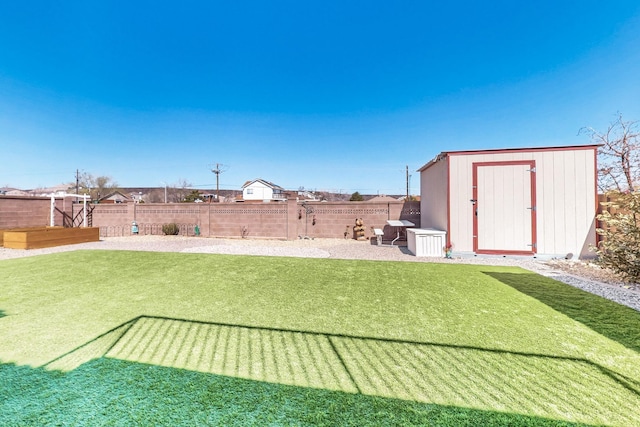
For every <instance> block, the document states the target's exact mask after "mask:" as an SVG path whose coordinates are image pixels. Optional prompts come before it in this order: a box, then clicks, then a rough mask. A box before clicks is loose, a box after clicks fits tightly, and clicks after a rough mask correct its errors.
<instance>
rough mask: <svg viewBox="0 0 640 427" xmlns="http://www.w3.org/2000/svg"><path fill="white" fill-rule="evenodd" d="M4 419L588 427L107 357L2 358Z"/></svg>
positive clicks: (34, 422) (0, 412) (0, 407)
mask: <svg viewBox="0 0 640 427" xmlns="http://www.w3.org/2000/svg"><path fill="white" fill-rule="evenodd" d="M0 379H2V382H0V384H1V385H0V424H2V425H23V426H40V425H81V424H87V423H89V424H92V425H114V424H117V425H141V423H142V424H145V425H226V426H246V425H314V426H316V425H317V426H323V425H324V426H334V425H341V426H378V425H390V426H391V425H396V426H399V425H402V426H422V425H443V426H454V425H455V426H477V425H482V426H504V425H509V426H543V427H546V426H564V427H569V426H572V427H573V426H589V424H581V423H573V422H567V421H561V420H555V419H548V418H543V417H536V416H530V415H522V414H514V413H509V412H500V411H487V410H479V409H470V408H461V407H456V406H447V405H437V404H425V403H419V402H412V401H405V400H400V399H392V398H384V397H378V396H367V395H362V394H353V393H344V392H339V391H330V390H321V389H313V388H304V387H296V386H290V385H281V384H273V383H265V382H260V381H252V380H247V379H239V378H232V377H227V376H220V375H213V374H206V373H200V372H193V371H188V370H183V369H176V368H167V367H161V366H153V365H147V364H142V363H137V362H130V361H123V360H117V359H110V358H100V359H96V360H93V361H91V362H89V363H87V364H84V365H82V366H81V367H79V368H78V369H76V370H74V371H72V372H68V373H61V372H59V371H49V370H46V369H42V368H30V367H26V366H16V365H13V364H0Z"/></svg>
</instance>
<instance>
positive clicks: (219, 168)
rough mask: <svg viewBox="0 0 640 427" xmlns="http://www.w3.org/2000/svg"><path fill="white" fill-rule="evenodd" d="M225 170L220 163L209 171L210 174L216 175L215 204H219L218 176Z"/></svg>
mask: <svg viewBox="0 0 640 427" xmlns="http://www.w3.org/2000/svg"><path fill="white" fill-rule="evenodd" d="M226 170H227V168H226V167H225V166H224V165H221V164H220V163H216V167H215V168H213V169H211V172H213V173H215V174H216V202H220V174H221V173H222V172H224V171H226Z"/></svg>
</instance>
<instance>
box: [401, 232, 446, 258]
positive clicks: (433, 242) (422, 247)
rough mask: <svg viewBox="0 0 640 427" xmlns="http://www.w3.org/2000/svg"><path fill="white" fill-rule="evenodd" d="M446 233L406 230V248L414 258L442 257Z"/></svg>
mask: <svg viewBox="0 0 640 427" xmlns="http://www.w3.org/2000/svg"><path fill="white" fill-rule="evenodd" d="M446 244H447V232H446V231H443V230H436V229H433V228H407V247H408V249H409V251H410V252H411V253H412V254H414V255H415V256H431V257H444V249H443V248H444V247H445V245H446Z"/></svg>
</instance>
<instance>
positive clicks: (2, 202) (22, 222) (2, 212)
mask: <svg viewBox="0 0 640 427" xmlns="http://www.w3.org/2000/svg"><path fill="white" fill-rule="evenodd" d="M55 202H56V207H57V208H58V209H60V210H61V211H65V212H67V213H68V214H71V210H72V205H73V200H64V199H62V198H56V199H55ZM50 220H51V198H48V197H23V196H0V229H2V230H6V229H10V228H26V227H44V226H48V225H50ZM54 225H57V226H62V225H63V217H62V214H61V213H60V212H57V211H55V214H54Z"/></svg>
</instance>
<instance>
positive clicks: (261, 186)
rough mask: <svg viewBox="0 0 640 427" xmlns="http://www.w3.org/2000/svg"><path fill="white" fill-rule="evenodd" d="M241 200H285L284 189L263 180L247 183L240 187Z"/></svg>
mask: <svg viewBox="0 0 640 427" xmlns="http://www.w3.org/2000/svg"><path fill="white" fill-rule="evenodd" d="M242 199H243V200H263V201H271V200H278V201H280V200H287V195H286V193H285V190H284V188H282V187H280V186H279V185H276V184H274V183H272V182H269V181H265V180H263V179H254V180H253V181H247V182H245V183H244V185H243V186H242Z"/></svg>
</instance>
